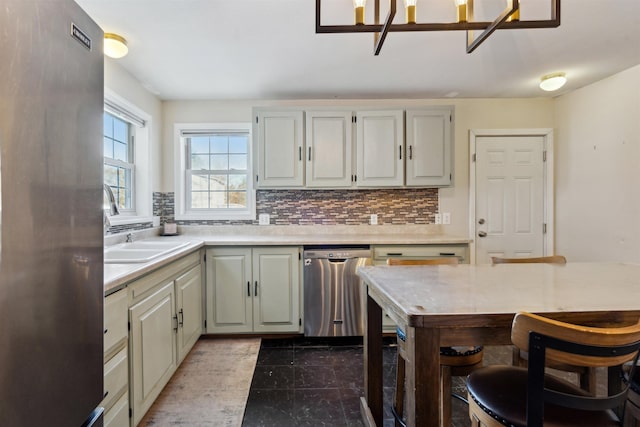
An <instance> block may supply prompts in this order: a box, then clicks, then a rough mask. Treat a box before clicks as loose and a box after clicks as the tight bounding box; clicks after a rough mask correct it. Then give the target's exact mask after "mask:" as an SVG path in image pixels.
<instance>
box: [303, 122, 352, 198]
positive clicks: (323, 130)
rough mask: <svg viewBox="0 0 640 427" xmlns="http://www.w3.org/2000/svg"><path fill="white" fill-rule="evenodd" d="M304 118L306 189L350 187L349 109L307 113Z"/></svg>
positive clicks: (350, 132)
mask: <svg viewBox="0 0 640 427" xmlns="http://www.w3.org/2000/svg"><path fill="white" fill-rule="evenodd" d="M305 115H306V120H305V131H306V152H305V157H306V162H307V166H306V177H307V179H306V186H307V187H315V188H318V187H321V188H328V187H329V188H334V187H351V185H352V152H353V147H352V142H351V138H352V133H353V126H352V123H351V119H352V117H353V116H352V112H351V110H349V111H307V112H306V113H305Z"/></svg>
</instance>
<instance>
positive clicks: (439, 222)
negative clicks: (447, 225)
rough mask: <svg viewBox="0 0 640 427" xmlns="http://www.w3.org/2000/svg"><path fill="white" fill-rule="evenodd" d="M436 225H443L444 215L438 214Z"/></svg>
mask: <svg viewBox="0 0 640 427" xmlns="http://www.w3.org/2000/svg"><path fill="white" fill-rule="evenodd" d="M435 221H436V224H442V215H441V214H439V213H437V214H436V217H435Z"/></svg>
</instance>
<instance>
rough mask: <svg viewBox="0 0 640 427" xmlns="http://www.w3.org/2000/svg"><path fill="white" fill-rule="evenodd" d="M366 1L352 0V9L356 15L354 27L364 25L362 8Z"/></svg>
mask: <svg viewBox="0 0 640 427" xmlns="http://www.w3.org/2000/svg"><path fill="white" fill-rule="evenodd" d="M366 2H367V0H353V8H354V12H355V15H356V25H364V6H365V3H366Z"/></svg>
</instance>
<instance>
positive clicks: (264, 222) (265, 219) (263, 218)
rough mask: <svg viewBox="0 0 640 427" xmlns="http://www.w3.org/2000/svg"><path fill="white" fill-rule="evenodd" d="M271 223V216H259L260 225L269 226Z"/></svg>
mask: <svg viewBox="0 0 640 427" xmlns="http://www.w3.org/2000/svg"><path fill="white" fill-rule="evenodd" d="M270 221H271V218H270V217H269V214H260V216H258V224H259V225H269V222H270Z"/></svg>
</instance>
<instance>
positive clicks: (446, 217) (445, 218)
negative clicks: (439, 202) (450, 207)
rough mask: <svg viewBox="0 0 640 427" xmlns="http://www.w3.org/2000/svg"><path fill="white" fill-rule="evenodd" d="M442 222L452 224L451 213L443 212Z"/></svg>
mask: <svg viewBox="0 0 640 427" xmlns="http://www.w3.org/2000/svg"><path fill="white" fill-rule="evenodd" d="M442 223H443V224H451V213H449V212H442Z"/></svg>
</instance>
